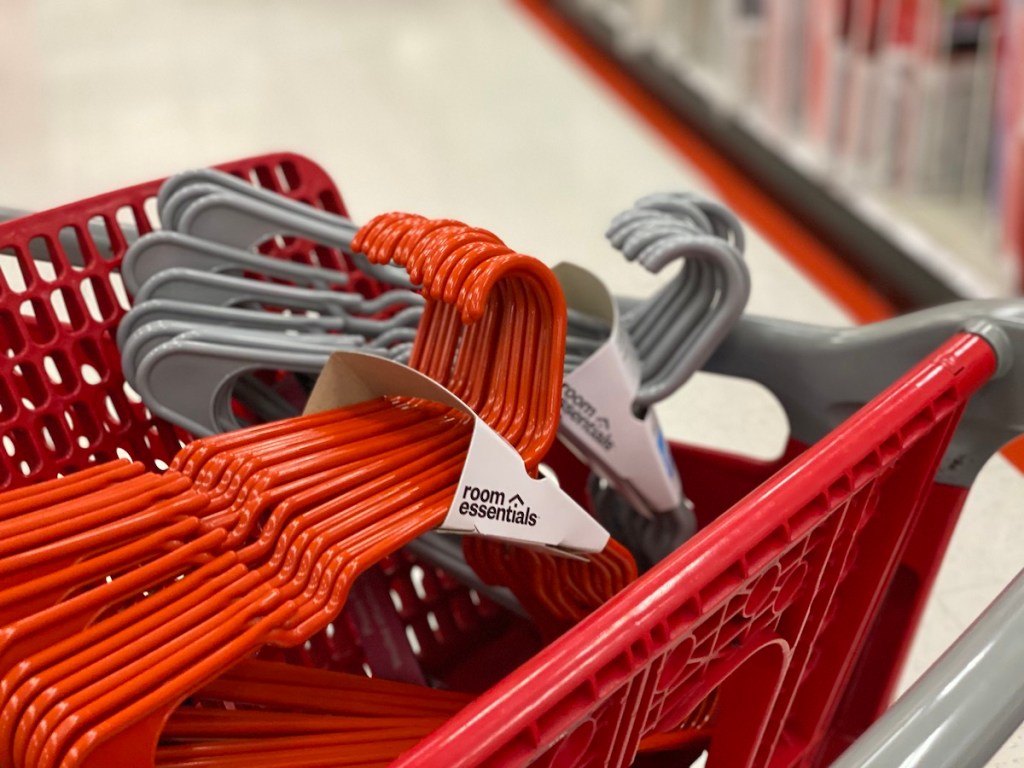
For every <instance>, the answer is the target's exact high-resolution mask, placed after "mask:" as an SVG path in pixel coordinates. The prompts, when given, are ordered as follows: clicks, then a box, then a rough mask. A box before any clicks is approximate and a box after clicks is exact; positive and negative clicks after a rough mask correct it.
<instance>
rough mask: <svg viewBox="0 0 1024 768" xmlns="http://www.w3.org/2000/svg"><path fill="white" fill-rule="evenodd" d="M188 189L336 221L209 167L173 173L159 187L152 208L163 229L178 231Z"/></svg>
mask: <svg viewBox="0 0 1024 768" xmlns="http://www.w3.org/2000/svg"><path fill="white" fill-rule="evenodd" d="M189 187H197V188H199V189H201V190H203V192H204V193H206V192H209V191H214V190H216V191H225V192H234V193H236V194H239V195H242V196H244V197H249V198H252V199H253V200H257V201H260V202H265V203H271V204H273V205H278V206H280V207H281V208H283V209H285V210H289V211H292V212H293V213H296V214H298V215H301V216H309V217H311V218H319V219H322V220H323V221H325V222H326V223H328V224H330V223H333V222H335V221H336V220H337V219H338V218H339V216H338V215H337V214H334V213H330V212H328V211H324V210H321V209H320V208H316V207H314V206H311V205H306V204H305V203H300V202H299V201H297V200H293V199H292V198H290V197H284V196H283V195H278V194H277V193H276V192H271V191H269V190H266V189H260V188H259V187H255V186H253V185H252V184H249V183H248V182H246V181H243V180H242V179H239V178H238V177H237V176H232V175H231V174H230V173H225V172H224V171H218V170H215V169H213V168H201V169H196V170H192V171H184V172H182V173H178V174H175V175H174V176H172V177H170V178H169V179H167V180H166V181H165V182H164V183H163V184H162V185H161V186H160V191H159V192H158V193H157V198H156V206H157V211H158V212H159V214H160V221H161V222H162V223H163V226H164V228H165V229H177V228H178V220H179V218H180V215H181V211H182V210H183V208H184V207H186V204H187V202H188V201H190V200H191V199H194V198H195V197H196V195H195V194H194V193H192V192H190V191H188V188H189ZM179 192H184V194H183V195H182V196H181V197H180V198H179V200H178V202H172V198H175V197H177V196H178V193H179Z"/></svg>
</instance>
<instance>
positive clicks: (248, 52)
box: [0, 0, 1024, 766]
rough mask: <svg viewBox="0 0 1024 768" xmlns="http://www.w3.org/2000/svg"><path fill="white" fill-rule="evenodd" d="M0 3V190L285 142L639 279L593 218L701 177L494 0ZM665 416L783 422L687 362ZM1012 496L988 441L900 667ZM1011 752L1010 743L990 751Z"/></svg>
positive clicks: (1000, 564) (785, 293) (757, 426)
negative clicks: (682, 384) (694, 374)
mask: <svg viewBox="0 0 1024 768" xmlns="http://www.w3.org/2000/svg"><path fill="white" fill-rule="evenodd" d="M0 19H2V21H3V25H2V28H3V31H4V44H3V45H0V110H2V111H0V206H10V207H21V208H35V209H38V208H43V207H47V206H52V205H56V204H59V203H61V202H64V201H67V200H71V199H75V198H78V197H82V196H85V195H89V194H91V193H97V192H101V191H104V190H106V189H110V188H114V187H117V186H121V185H124V184H127V183H131V182H134V181H141V180H145V179H149V178H152V177H156V176H160V175H165V174H167V173H169V172H173V171H175V170H180V169H184V168H187V167H195V166H200V165H203V164H207V163H211V162H216V161H218V160H226V159H229V158H233V157H241V156H244V155H249V154H255V153H258V152H262V151H268V150H275V149H290V150H295V151H299V152H302V153H305V154H308V155H309V156H311V157H313V158H314V159H316V160H318V161H319V162H320V163H321V164H322V165H324V166H325V167H326V168H327V170H328V171H329V172H330V173H331V174H332V175H333V176H334V177H335V179H336V180H337V182H338V183H339V186H340V187H341V190H342V192H343V194H344V195H346V198H347V202H348V204H349V207H350V210H351V212H352V214H353V216H354V217H355V218H356V219H357V220H364V219H366V218H368V217H369V216H371V215H373V214H375V213H378V212H381V211H384V210H389V209H406V210H411V211H416V212H418V213H423V214H427V215H439V216H440V215H443V216H450V217H455V218H460V219H463V220H465V221H469V222H472V223H474V224H476V225H479V226H484V227H488V228H491V229H493V230H494V231H495V232H497V233H498V234H499V235H501V236H502V237H503V238H504V239H505V240H506V242H508V243H509V244H510V245H512V246H514V247H516V248H517V249H519V250H521V251H524V252H528V253H533V254H535V255H537V256H538V257H540V258H542V259H543V260H545V261H547V262H548V263H555V262H557V261H559V260H563V259H569V260H574V261H578V262H580V263H583V264H584V265H586V266H589V267H591V268H593V269H595V270H596V271H598V272H599V273H601V274H602V275H604V276H605V277H606V278H607V279H608V280H609V282H610V284H611V285H612V286H614V289H615V290H616V291H617V292H621V293H636V294H643V293H646V292H647V291H649V290H650V288H651V286H652V285H654V284H655V282H656V281H655V280H654V279H653V278H650V277H649V276H647V275H644V274H641V272H640V270H638V269H637V268H636V267H635V266H634V265H629V264H627V263H625V261H624V260H622V259H621V258H620V257H619V256H618V255H617V254H615V253H614V252H613V251H611V249H610V248H609V247H608V246H607V245H606V243H605V242H604V240H603V237H602V231H603V228H604V226H605V224H606V223H607V222H608V220H609V219H610V217H611V216H612V215H614V214H615V213H616V212H617V211H619V210H621V209H622V208H624V207H626V206H628V205H630V204H631V202H632V201H633V200H634V199H635V198H636V197H638V196H640V195H642V194H645V193H648V192H652V191H657V190H664V189H704V190H709V189H713V186H712V184H711V183H710V182H709V180H707V179H703V178H700V177H699V176H698V175H697V174H696V172H695V171H694V170H693V169H692V168H691V167H690V166H688V165H687V163H686V162H684V161H682V160H681V159H679V158H678V157H677V156H676V155H675V154H674V153H673V152H672V151H671V150H670V149H669V148H668V147H667V146H666V145H665V144H664V143H663V142H662V141H660V139H659V137H658V136H657V135H655V134H654V133H653V132H652V131H651V130H649V129H648V127H647V126H645V125H644V124H643V123H642V122H640V121H639V120H638V119H637V118H635V117H634V116H633V115H632V114H630V113H629V112H628V111H626V110H625V109H624V108H623V107H622V106H621V105H620V104H619V103H618V102H617V101H616V99H615V98H614V97H613V96H612V95H610V94H609V93H608V92H606V91H605V90H603V88H602V87H601V86H600V85H599V84H597V83H596V82H595V81H593V80H592V79H591V78H590V77H589V76H587V75H586V74H585V73H584V72H583V71H582V70H580V69H579V68H578V67H577V66H576V65H575V64H574V63H573V62H572V61H571V60H569V59H568V58H567V56H566V55H565V54H564V53H563V52H562V51H561V50H559V49H557V48H555V47H554V46H553V45H552V43H551V42H550V41H549V39H548V38H547V37H545V36H544V35H541V34H539V32H538V30H537V29H536V28H535V27H534V26H533V25H532V22H531V20H529V19H528V18H527V17H525V16H524V15H523V14H522V12H521V11H520V10H519V9H517V8H516V7H515V6H514V5H513V4H510V3H506V2H498V1H497V0H488V1H487V2H479V1H473V0H435V2H432V3H421V2H416V0H380V2H376V3H366V2H358V1H357V0H330V1H327V0H320V2H314V1H313V0H308V1H304V2H291V3H269V2H259V3H254V2H251V1H250V0H221V2H217V3H210V2H202V1H201V0H185V1H183V2H176V3H156V2H145V3H138V2H131V0H100V1H97V2H92V3H74V2H70V1H61V0H38V1H37V2H29V0H0ZM748 253H749V255H748V258H749V262H750V265H751V270H752V273H753V277H754V288H753V295H752V297H751V301H750V305H749V308H750V310H751V311H754V312H757V313H762V314H769V315H775V316H779V317H786V318H791V319H799V320H806V321H813V322H820V323H824V324H838V323H844V322H846V321H847V317H846V316H845V314H844V312H843V311H842V310H841V309H840V308H839V307H837V306H835V305H834V304H833V303H832V302H830V300H828V299H827V298H826V297H825V296H824V295H823V294H822V293H821V292H819V291H818V290H817V289H816V288H815V286H814V285H813V284H812V283H811V282H809V281H808V280H807V279H806V278H805V277H804V276H803V275H801V274H800V273H799V272H798V271H797V270H795V269H794V268H793V267H792V266H791V265H790V264H789V263H788V262H787V261H786V260H785V259H784V258H782V257H780V256H779V255H778V254H777V253H775V252H774V251H773V250H772V248H771V247H769V246H768V245H767V244H766V243H765V242H764V241H763V240H762V239H760V238H759V237H758V236H757V234H756V233H752V237H751V243H750V247H749V252H748ZM737 402H739V403H740V405H739V406H737V404H736V403H737ZM662 420H663V422H664V423H665V425H666V427H667V430H668V431H669V433H670V434H671V435H672V436H673V437H678V438H683V439H686V440H690V441H697V442H703V443H708V444H712V445H718V446H723V447H727V448H731V449H739V450H745V451H747V452H750V453H754V454H756V455H771V454H772V453H773V452H774V450H775V449H776V448H777V447H778V446H779V445H780V444H781V441H782V440H783V438H784V427H783V424H782V417H781V411H780V410H779V409H778V407H777V406H776V405H775V404H774V403H773V402H772V401H771V400H770V398H768V397H767V395H763V394H761V393H760V392H759V391H758V390H757V389H756V388H755V387H752V386H744V385H735V386H732V385H730V386H722V385H721V383H720V382H719V381H711V380H709V379H708V378H705V377H701V378H700V379H699V380H696V381H694V382H693V383H692V384H691V385H690V386H688V387H687V388H686V389H685V390H684V391H683V392H682V393H680V394H679V395H678V396H676V397H675V398H673V399H672V400H671V401H670V402H669V403H667V404H666V407H665V408H664V409H663V416H662ZM1022 494H1024V477H1022V476H1021V475H1020V473H1018V472H1017V471H1016V470H1014V469H1013V468H1012V467H1011V466H1010V465H1009V464H1007V463H1006V462H1004V461H1003V460H1002V459H995V460H993V461H992V462H991V463H990V465H989V466H988V467H987V468H986V469H985V471H984V472H983V474H982V477H981V478H980V480H979V482H978V485H977V488H976V491H975V493H974V495H973V497H972V499H971V501H970V503H969V505H968V509H967V510H966V512H965V513H964V517H963V521H962V524H961V526H960V527H959V529H958V531H957V533H956V536H955V539H954V542H953V545H952V548H951V551H950V554H949V557H948V560H947V563H946V567H945V568H944V569H943V572H942V574H941V576H940V579H939V587H938V591H937V594H936V596H935V598H934V600H933V601H932V604H931V605H930V607H929V609H928V612H927V617H926V621H925V625H924V628H923V631H922V633H921V637H920V640H919V642H918V643H917V647H916V648H915V651H914V654H913V657H912V659H911V661H910V666H909V669H908V671H907V676H908V679H913V676H915V675H917V674H920V672H921V671H923V670H924V669H925V668H926V667H927V665H928V664H929V663H930V662H931V661H932V660H933V659H934V658H935V657H936V655H937V654H938V653H940V652H941V650H942V649H943V648H944V647H945V645H946V644H948V643H949V642H950V641H951V640H952V639H954V638H955V637H956V636H957V634H958V633H959V632H960V631H961V630H962V629H963V628H964V627H966V626H967V624H968V623H969V622H970V621H971V620H972V619H973V617H974V616H975V615H976V614H977V613H978V611H979V610H980V609H981V608H982V607H983V606H984V605H985V604H986V603H987V601H988V600H990V599H991V598H992V597H993V596H994V595H995V594H996V593H997V592H998V591H999V589H1001V587H1002V586H1003V585H1005V584H1006V583H1007V582H1008V581H1009V579H1010V578H1011V577H1012V575H1013V574H1015V573H1016V571H1017V570H1018V568H1019V565H1020V559H1021V558H1020V549H1019V544H1018V536H1017V535H1015V534H1016V532H1017V531H1018V530H1019V528H1018V522H1017V519H1016V516H1015V515H1016V514H1018V513H1019V512H1020V499H1021V498H1022ZM1018 673H1019V671H1018ZM1021 761H1024V744H1022V743H1021V742H1020V741H1018V742H1017V743H1016V745H1014V744H1012V743H1011V744H1010V745H1009V746H1008V747H1007V748H1006V749H1004V751H1003V753H1001V754H1000V756H999V757H998V758H997V759H996V760H995V761H994V762H993V765H997V766H1010V765H1016V764H1018V763H1020V762H1021Z"/></svg>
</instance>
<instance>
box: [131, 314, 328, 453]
mask: <svg viewBox="0 0 1024 768" xmlns="http://www.w3.org/2000/svg"><path fill="white" fill-rule="evenodd" d="M328 356H329V353H326V352H321V353H317V352H281V351H271V350H267V349H257V348H250V347H242V346H238V345H222V344H214V343H209V342H202V341H194V340H192V339H189V338H188V337H187V334H182V335H179V336H178V337H176V338H174V339H172V340H171V341H167V342H164V343H163V344H161V345H160V346H158V347H156V348H155V349H152V350H150V351H149V353H148V354H146V355H145V357H143V358H142V359H141V360H139V361H138V369H137V371H136V374H135V380H136V390H137V391H138V393H139V395H140V396H141V397H142V399H143V401H144V402H145V403H146V406H147V407H148V408H149V409H150V410H151V411H152V412H153V413H155V414H156V415H157V416H160V417H161V418H163V419H166V420H167V421H170V422H171V423H173V424H177V425H178V426H180V427H182V428H183V429H185V430H187V431H188V432H191V433H192V434H193V435H196V436H200V437H201V436H207V435H213V434H217V433H220V432H228V431H231V430H234V429H239V428H240V427H241V426H242V425H241V424H240V423H239V422H238V420H237V418H236V417H235V415H234V414H233V413H232V409H231V398H232V393H233V390H234V388H235V385H236V383H237V382H238V380H239V379H240V378H241V377H242V376H245V375H246V374H250V373H253V372H255V371H260V370H281V371H291V372H293V373H308V374H314V375H316V374H319V373H320V371H321V370H322V369H323V367H324V364H325V363H326V362H327V358H328ZM183 381H187V382H189V385H188V386H182V384H181V383H182V382H183Z"/></svg>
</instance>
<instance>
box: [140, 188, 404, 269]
mask: <svg viewBox="0 0 1024 768" xmlns="http://www.w3.org/2000/svg"><path fill="white" fill-rule="evenodd" d="M190 187H198V188H199V189H200V190H202V194H206V193H207V192H209V191H212V190H214V189H217V190H220V191H223V192H226V193H228V194H232V195H237V196H240V197H243V198H247V199H250V200H253V201H255V202H260V203H264V204H267V205H271V206H274V207H277V208H279V209H281V210H282V211H286V212H290V213H293V214H295V216H297V217H301V218H303V219H308V220H313V221H316V222H319V223H320V224H322V225H323V226H324V227H336V226H338V225H339V224H340V223H342V222H345V223H347V224H349V225H350V226H352V227H353V228H354V229H353V234H354V232H355V229H358V227H357V225H355V224H353V223H352V222H351V221H349V220H348V219H346V218H344V217H342V216H338V215H337V214H335V213H331V212H329V211H324V210H321V209H319V208H315V207H313V206H311V205H306V204H304V203H300V202H299V201H297V200H292V199H291V198H288V197H284V196H283V195H278V194H277V193H275V192H271V191H269V190H266V189H260V188H259V187H255V186H253V185H251V184H248V183H246V182H244V181H242V180H241V179H239V178H237V177H235V176H232V175H231V174H229V173H224V172H223V171H217V170H214V169H203V170H196V171H187V172H185V173H180V174H178V175H176V176H173V177H171V178H170V179H168V180H167V181H165V182H164V183H163V185H161V188H160V192H159V193H158V194H157V210H158V212H159V215H160V220H161V221H162V222H164V224H163V226H164V228H165V229H175V230H179V229H180V228H181V227H180V222H181V218H182V212H183V211H184V210H185V209H186V208H187V207H188V206H189V205H190V204H191V202H193V201H194V200H196V199H198V197H199V196H201V195H200V193H199V192H197V191H196V190H195V189H189V188H190ZM277 234H285V233H277ZM263 239H266V238H263ZM308 239H313V240H316V238H308ZM316 241H317V242H323V244H324V245H332V242H324V241H320V240H316ZM348 243H351V236H349V238H348ZM252 245H255V243H250V244H248V246H247V247H251V246H252ZM334 247H338V248H341V249H342V250H344V251H345V252H346V253H347V254H348V255H349V256H350V257H351V258H352V259H353V260H354V261H355V263H356V266H357V267H358V268H359V270H360V271H361V272H363V273H364V274H366V275H369V276H371V277H373V278H376V279H378V280H380V281H382V282H385V283H389V284H391V285H397V286H399V287H404V288H408V287H410V286H409V281H408V278H407V276H406V274H405V271H404V270H401V269H397V268H394V267H388V266H386V265H381V264H373V263H371V262H370V261H369V260H368V259H367V258H366V257H365V256H364V255H363V254H361V253H353V252H352V251H351V249H350V247H349V246H348V245H335V246H334Z"/></svg>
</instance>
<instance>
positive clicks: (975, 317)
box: [704, 299, 1024, 487]
mask: <svg viewBox="0 0 1024 768" xmlns="http://www.w3.org/2000/svg"><path fill="white" fill-rule="evenodd" d="M959 331H971V332H973V333H977V334H979V335H981V336H982V337H984V338H985V339H986V340H987V341H988V342H989V343H990V344H991V345H992V347H993V349H994V350H995V352H996V356H997V358H998V370H997V371H996V373H995V375H994V376H993V378H992V380H991V381H989V382H988V383H987V384H986V385H985V386H984V387H983V388H982V389H981V390H980V391H979V392H978V393H977V394H976V395H975V396H974V397H973V398H972V399H971V401H970V403H969V404H968V406H967V409H966V411H965V413H964V416H963V418H962V420H961V422H960V426H959V427H958V429H957V431H956V434H955V435H954V437H953V440H952V442H951V443H950V447H949V449H948V451H947V452H946V455H945V456H944V457H943V460H942V464H941V465H940V467H939V471H938V475H937V479H938V480H939V481H941V482H944V483H948V484H951V485H957V486H962V487H967V486H970V485H971V483H972V482H973V481H974V478H975V477H976V475H977V473H978V472H979V471H980V470H981V468H982V466H984V464H985V462H986V461H988V459H989V457H990V456H991V455H992V454H993V453H995V452H996V451H998V450H999V449H1000V448H1002V447H1003V446H1004V445H1005V444H1006V443H1008V442H1009V441H1010V440H1012V439H1014V438H1015V437H1017V436H1018V435H1020V434H1021V433H1024V372H1022V371H1024V300H1020V299H1018V300H1009V299H1008V300H995V299H993V300H981V301H961V302H956V303H953V304H946V305H944V306H940V307H935V308H932V309H926V310H922V311H920V312H914V313H912V314H909V315H904V316H902V317H897V318H894V319H892V320H885V321H882V322H879V323H873V324H871V325H865V326H861V327H853V328H823V327H821V326H815V325H807V324H803V323H794V322H788V321H783V320H775V319H771V318H766V317H757V316H752V315H746V316H744V317H742V318H741V319H740V321H739V323H738V324H737V325H736V326H735V328H734V329H733V331H732V333H731V334H730V335H729V337H728V338H726V340H725V341H724V342H723V343H722V345H721V346H720V347H719V348H718V350H717V351H716V352H715V354H714V355H713V356H712V358H711V360H709V361H708V363H707V365H706V366H705V367H704V369H705V370H707V371H710V372H713V373H722V374H726V375H729V376H739V377H742V378H746V379H751V380H753V381H757V382H760V383H761V384H763V385H764V386H766V387H767V388H768V389H769V390H770V391H771V392H772V393H773V394H774V395H775V396H776V397H778V399H779V400H780V401H781V403H782V406H783V408H784V409H785V411H786V415H787V416H788V418H789V421H790V428H791V430H792V436H793V438H795V439H796V440H799V441H800V442H802V443H805V444H807V445H811V444H813V443H814V442H816V441H817V440H819V439H820V438H822V437H824V436H825V435H827V434H828V433H829V432H831V431H832V430H833V429H834V428H835V427H837V426H838V425H839V424H840V423H841V422H842V421H843V420H844V419H846V418H847V417H848V416H850V415H852V414H853V413H854V412H855V411H856V410H857V409H859V408H860V407H861V406H862V405H864V404H865V403H867V402H868V401H869V400H870V399H871V398H872V397H874V396H875V395H877V394H878V393H879V392H881V391H882V390H883V389H884V388H885V387H887V386H888V385H889V384H891V383H892V382H893V381H895V380H896V379H897V378H898V377H899V376H901V375H902V374H903V373H905V372H906V371H908V370H909V369H910V368H912V367H913V366H914V365H915V364H916V363H917V362H919V361H920V360H922V359H924V358H925V357H926V356H927V355H928V354H929V353H931V352H933V351H934V350H935V349H936V348H937V347H939V345H940V344H942V342H944V341H945V340H947V339H948V338H949V337H951V336H953V335H954V334H956V333H957V332H959Z"/></svg>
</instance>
